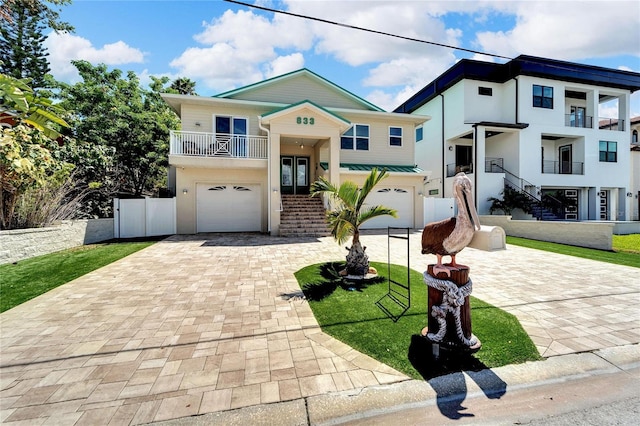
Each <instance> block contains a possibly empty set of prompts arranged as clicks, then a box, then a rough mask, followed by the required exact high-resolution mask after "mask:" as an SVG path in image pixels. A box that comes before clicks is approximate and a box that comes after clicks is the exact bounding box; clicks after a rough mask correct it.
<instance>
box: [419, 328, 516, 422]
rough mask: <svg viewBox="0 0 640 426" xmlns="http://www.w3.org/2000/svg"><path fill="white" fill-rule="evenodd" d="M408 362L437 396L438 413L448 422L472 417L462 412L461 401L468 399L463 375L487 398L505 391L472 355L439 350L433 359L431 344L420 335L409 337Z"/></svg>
mask: <svg viewBox="0 0 640 426" xmlns="http://www.w3.org/2000/svg"><path fill="white" fill-rule="evenodd" d="M408 357H409V361H410V362H411V365H413V367H414V368H415V369H416V371H418V373H420V375H421V376H422V377H423V378H424V379H425V380H426V381H427V382H428V383H429V384H430V385H431V387H432V388H433V390H434V391H435V392H436V395H437V401H436V402H437V404H438V408H439V409H440V412H441V413H442V414H443V415H444V416H447V417H448V418H450V419H460V418H462V417H473V413H464V412H463V411H464V410H466V407H464V406H463V405H462V402H463V401H464V400H465V398H466V396H467V385H466V381H465V377H464V374H463V372H464V373H466V375H467V376H469V377H470V378H471V379H472V380H473V381H474V382H475V383H476V384H477V385H478V387H479V388H480V389H482V392H484V394H485V395H486V396H487V398H489V399H499V398H500V397H502V396H503V395H504V394H505V393H506V392H507V384H506V383H505V382H504V381H503V380H502V379H500V377H498V376H497V375H496V374H495V373H494V372H493V371H491V369H489V368H488V367H487V366H486V365H485V364H483V363H482V362H481V361H480V360H478V359H477V358H476V357H474V356H473V355H472V354H469V353H463V352H456V351H448V350H446V349H443V348H440V353H439V357H438V359H435V357H434V356H433V352H432V345H431V343H430V342H429V341H428V340H427V339H425V338H424V337H423V336H420V335H413V336H411V344H410V345H409V354H408Z"/></svg>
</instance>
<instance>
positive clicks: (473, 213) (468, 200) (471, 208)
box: [462, 188, 481, 231]
mask: <svg viewBox="0 0 640 426" xmlns="http://www.w3.org/2000/svg"><path fill="white" fill-rule="evenodd" d="M462 202H463V203H464V208H465V209H466V210H467V215H468V216H469V220H470V221H471V225H473V229H475V230H476V231H479V230H480V229H481V227H480V218H479V217H478V212H477V210H476V206H475V204H474V202H473V194H471V188H464V189H463V190H462Z"/></svg>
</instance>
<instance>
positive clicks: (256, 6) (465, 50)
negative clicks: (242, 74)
mask: <svg viewBox="0 0 640 426" xmlns="http://www.w3.org/2000/svg"><path fill="white" fill-rule="evenodd" d="M224 1H226V2H228V3H234V4H238V5H241V6H247V7H251V8H254V9H259V10H263V11H266V12H273V13H280V14H283V15H288V16H293V17H296V18H302V19H309V20H311V21H317V22H322V23H325V24H330V25H336V26H339V27H343V28H349V29H353V30H359V31H365V32H368V33H373V34H379V35H384V36H388V37H394V38H399V39H402V40H408V41H414V42H417V43H424V44H430V45H433V46H438V47H444V48H447V49H453V50H459V51H463V52H469V53H473V54H477V55H484V56H492V57H494V58H499V59H506V60H509V61H511V60H513V59H514V58H511V57H508V56H502V55H496V54H493V53H486V52H481V51H479V50H473V49H466V48H464V47H456V46H451V45H448V44H443V43H436V42H433V41H427V40H421V39H417V38H413V37H406V36H401V35H398V34H392V33H387V32H384V31H378V30H372V29H369V28H363V27H358V26H355V25H348V24H343V23H341V22H336V21H330V20H328V19H322V18H316V17H314V16H307V15H301V14H298V13H293V12H287V11H284V10H279V9H273V8H269V7H266V6H259V5H255V4H249V3H245V2H242V1H237V0H224ZM523 62H530V61H528V60H526V59H525V60H523ZM545 66H547V67H549V68H556V69H561V70H569V71H573V69H572V68H568V67H565V66H563V65H551V64H548V63H547V64H545ZM582 73H583V74H590V75H594V76H599V77H601V76H603V74H602V73H599V72H596V71H595V70H591V71H587V70H584V71H582ZM618 78H619V79H620V80H623V81H629V82H633V83H636V84H637V81H638V80H637V78H629V79H627V78H624V77H622V76H618Z"/></svg>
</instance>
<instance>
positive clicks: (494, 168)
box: [484, 157, 505, 173]
mask: <svg viewBox="0 0 640 426" xmlns="http://www.w3.org/2000/svg"><path fill="white" fill-rule="evenodd" d="M504 171H505V170H504V158H496V157H487V158H485V160H484V172H485V173H504Z"/></svg>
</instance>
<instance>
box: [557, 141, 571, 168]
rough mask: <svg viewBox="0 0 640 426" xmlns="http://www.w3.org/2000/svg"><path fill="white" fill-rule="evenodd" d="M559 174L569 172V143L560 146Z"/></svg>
mask: <svg viewBox="0 0 640 426" xmlns="http://www.w3.org/2000/svg"><path fill="white" fill-rule="evenodd" d="M559 155H560V174H567V175H570V174H571V161H572V159H571V157H572V155H571V145H563V146H561V147H560V154H559Z"/></svg>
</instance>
